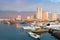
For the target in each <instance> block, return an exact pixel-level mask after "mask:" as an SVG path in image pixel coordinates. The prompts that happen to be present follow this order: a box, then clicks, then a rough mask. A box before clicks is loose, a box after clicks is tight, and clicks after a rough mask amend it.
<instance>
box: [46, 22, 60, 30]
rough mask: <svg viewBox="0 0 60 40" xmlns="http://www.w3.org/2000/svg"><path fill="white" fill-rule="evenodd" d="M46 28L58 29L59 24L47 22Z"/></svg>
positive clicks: (59, 27)
mask: <svg viewBox="0 0 60 40" xmlns="http://www.w3.org/2000/svg"><path fill="white" fill-rule="evenodd" d="M46 28H48V29H55V30H60V24H56V23H49V24H47V26H46Z"/></svg>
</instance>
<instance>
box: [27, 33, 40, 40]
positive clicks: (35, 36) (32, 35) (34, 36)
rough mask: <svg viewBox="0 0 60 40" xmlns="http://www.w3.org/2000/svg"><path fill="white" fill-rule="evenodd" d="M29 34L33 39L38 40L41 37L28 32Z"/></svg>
mask: <svg viewBox="0 0 60 40" xmlns="http://www.w3.org/2000/svg"><path fill="white" fill-rule="evenodd" d="M28 34H29V35H30V36H31V37H33V38H36V39H37V38H39V37H40V35H38V34H36V33H33V32H28Z"/></svg>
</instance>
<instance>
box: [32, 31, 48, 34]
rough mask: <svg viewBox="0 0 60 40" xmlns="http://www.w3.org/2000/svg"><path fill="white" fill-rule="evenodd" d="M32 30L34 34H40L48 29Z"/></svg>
mask: <svg viewBox="0 0 60 40" xmlns="http://www.w3.org/2000/svg"><path fill="white" fill-rule="evenodd" d="M32 32H33V33H36V34H42V33H45V32H48V30H33V31H32Z"/></svg>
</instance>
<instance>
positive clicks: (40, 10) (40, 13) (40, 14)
mask: <svg viewBox="0 0 60 40" xmlns="http://www.w3.org/2000/svg"><path fill="white" fill-rule="evenodd" d="M36 18H37V19H40V20H42V8H37V13H36Z"/></svg>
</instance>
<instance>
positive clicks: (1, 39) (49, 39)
mask: <svg viewBox="0 0 60 40" xmlns="http://www.w3.org/2000/svg"><path fill="white" fill-rule="evenodd" d="M24 26H26V25H25V24H24V25H23V24H13V25H12V24H3V23H0V40H38V39H34V38H32V37H31V36H29V35H28V34H27V33H26V32H25V31H24V30H23V29H22V27H24ZM39 40H58V39H56V38H55V37H54V36H52V35H51V34H49V33H48V32H47V33H43V34H41V35H40V38H39Z"/></svg>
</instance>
